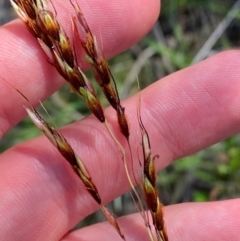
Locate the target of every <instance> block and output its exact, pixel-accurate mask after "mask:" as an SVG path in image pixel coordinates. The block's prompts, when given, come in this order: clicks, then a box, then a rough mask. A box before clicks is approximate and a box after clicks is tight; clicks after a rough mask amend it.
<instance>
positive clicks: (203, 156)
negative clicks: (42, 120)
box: [0, 0, 240, 215]
mask: <svg viewBox="0 0 240 241" xmlns="http://www.w3.org/2000/svg"><path fill="white" fill-rule="evenodd" d="M236 3H238V1H231V0H230V1H220V0H213V1H208V0H200V1H199V0H191V1H190V0H189V1H188V0H178V1H176V0H175V1H173V0H171V1H167V0H164V1H162V10H161V16H160V18H159V21H158V22H157V24H156V25H155V27H154V29H153V30H152V31H151V32H150V33H149V35H148V36H146V37H145V38H144V39H143V40H142V41H141V42H139V43H138V44H136V45H135V46H133V47H132V48H131V49H130V50H128V51H126V52H124V53H122V54H121V55H119V56H117V57H115V58H113V59H112V60H110V66H111V69H112V72H113V75H114V77H115V79H116V81H117V85H118V87H119V90H120V95H121V97H122V98H126V97H127V96H130V95H132V94H134V93H136V92H137V85H136V77H138V78H139V82H140V84H141V88H144V87H146V86H148V85H150V84H151V83H153V82H154V81H156V80H158V79H160V78H162V77H164V76H166V75H168V74H170V73H172V72H174V71H177V70H180V69H182V68H184V67H186V66H189V65H191V64H192V63H193V62H194V59H195V57H196V56H197V55H198V54H199V53H202V56H204V57H203V58H206V57H208V56H211V55H213V54H216V53H218V52H220V51H222V50H225V49H231V48H239V46H240V38H239V37H240V13H239V10H238V9H239V6H240V4H238V6H237V5H236V7H235V8H232V7H233V6H234V4H236ZM230 11H232V13H234V14H235V16H234V18H233V20H232V21H231V22H230V23H229V24H228V26H223V29H222V34H221V36H216V38H215V39H214V41H213V44H212V46H211V47H210V48H209V49H208V51H207V52H205V53H204V52H203V46H204V44H205V43H206V42H207V41H208V39H209V38H210V36H212V35H213V33H214V30H216V29H217V28H218V27H219V25H220V23H221V22H222V21H223V20H224V19H226V18H227V17H226V16H228V14H229V13H231V12H230ZM213 37H214V36H213ZM201 51H202V52H201ZM203 58H202V59H203ZM103 99H104V98H103ZM43 105H44V107H45V108H46V110H47V111H48V113H49V116H51V119H49V117H48V116H47V115H46V114H45V116H46V118H47V119H48V120H50V122H51V123H52V124H53V125H54V126H57V127H61V126H63V125H66V124H68V123H71V122H74V121H76V120H79V119H81V118H82V117H83V116H86V115H88V114H89V111H88V110H87V108H86V107H85V105H84V104H83V101H79V98H78V97H76V96H74V95H72V93H71V92H70V90H69V87H68V86H64V87H63V88H62V89H61V90H59V91H58V92H57V93H55V94H54V95H53V96H52V97H50V98H49V99H48V100H47V101H45V102H44V103H43ZM37 135H40V132H39V131H38V130H37V129H36V128H35V126H34V125H33V124H32V123H31V122H30V120H29V119H28V118H26V119H25V120H23V121H22V122H21V123H20V124H18V125H17V126H16V127H15V128H14V129H12V130H11V131H9V133H7V134H6V135H5V136H4V138H3V139H2V140H1V145H0V151H1V152H3V151H4V150H6V149H7V148H9V147H11V146H13V145H16V144H17V143H20V142H22V141H25V140H28V139H30V138H33V137H34V136H37ZM159 154H160V153H159ZM158 184H159V189H160V194H161V200H162V201H163V202H164V204H173V203H179V202H187V201H197V202H200V201H209V200H221V199H228V198H235V197H239V196H240V136H239V135H236V136H233V137H230V138H229V139H227V140H225V141H223V142H221V143H218V144H215V145H213V146H211V147H209V148H207V149H206V150H203V151H200V152H199V153H197V154H195V155H192V156H189V157H184V158H182V159H181V160H178V161H176V162H175V163H173V164H172V165H171V166H169V167H167V168H166V169H165V170H163V171H162V172H161V173H160V174H159V178H158ZM129 200H130V198H129V196H128V195H125V196H123V197H122V198H121V199H120V200H119V199H118V200H117V201H115V202H114V203H113V208H114V209H115V210H116V213H117V214H120V215H122V214H124V213H125V212H132V211H131V210H132V206H133V205H132V204H130V203H129ZM124 205H125V206H124ZM129 207H130V208H129Z"/></svg>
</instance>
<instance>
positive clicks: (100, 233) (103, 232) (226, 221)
mask: <svg viewBox="0 0 240 241" xmlns="http://www.w3.org/2000/svg"><path fill="white" fill-rule="evenodd" d="M239 204H240V200H239V199H235V200H230V201H221V202H212V203H185V204H178V205H172V206H168V207H165V208H164V213H165V220H166V225H167V231H168V235H169V240H171V241H192V240H194V241H203V240H204V241H225V240H239V225H240V220H239V216H240V211H239ZM119 223H120V225H121V227H122V230H123V232H124V234H125V236H126V239H127V240H129V241H135V240H142V241H148V240H149V238H148V236H147V231H146V230H145V228H144V223H143V221H142V219H141V216H140V215H139V214H134V215H129V216H125V217H122V218H120V219H119ZM99 237H101V239H102V240H105V241H108V240H109V241H110V240H121V239H120V238H118V236H117V233H116V232H114V230H111V227H109V224H108V223H101V224H96V225H93V226H89V227H86V228H83V229H80V230H76V231H74V232H71V233H69V234H67V235H66V236H65V237H64V238H63V239H62V240H61V241H78V240H84V241H95V240H99Z"/></svg>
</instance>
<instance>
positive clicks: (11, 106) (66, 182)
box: [0, 0, 240, 241]
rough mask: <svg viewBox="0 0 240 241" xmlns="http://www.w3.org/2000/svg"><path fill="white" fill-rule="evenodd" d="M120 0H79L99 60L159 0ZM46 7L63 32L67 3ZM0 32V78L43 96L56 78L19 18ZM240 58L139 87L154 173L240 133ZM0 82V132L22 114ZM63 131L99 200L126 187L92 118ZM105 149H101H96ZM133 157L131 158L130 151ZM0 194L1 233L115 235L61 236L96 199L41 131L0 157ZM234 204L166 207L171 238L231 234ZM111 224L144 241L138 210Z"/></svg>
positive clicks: (99, 228)
mask: <svg viewBox="0 0 240 241" xmlns="http://www.w3.org/2000/svg"><path fill="white" fill-rule="evenodd" d="M123 1H124V0H123ZM123 1H122V2H121V4H120V3H119V4H116V3H115V4H113V5H111V4H109V3H108V4H106V7H105V8H104V7H103V6H101V7H100V6H97V5H96V2H95V1H88V4H89V5H90V8H89V7H86V3H85V2H83V3H81V7H82V8H83V9H84V8H86V9H87V10H88V9H91V8H92V9H93V8H94V13H95V15H94V17H95V18H94V19H91V18H90V22H89V24H90V26H91V29H92V31H93V32H97V31H95V30H96V29H99V28H100V29H105V30H106V31H104V32H102V33H101V34H102V36H101V38H102V43H103V45H104V46H103V49H104V50H106V51H107V52H106V53H105V56H106V57H110V56H113V55H114V54H116V53H117V52H121V51H122V50H124V49H126V48H127V47H129V46H130V45H132V44H133V43H135V42H136V41H137V40H139V39H140V38H141V37H142V36H143V35H145V34H146V32H147V31H148V30H149V29H150V28H151V27H152V25H153V23H154V21H155V20H156V18H157V16H158V10H159V1H157V0H156V1H155V0H138V1H137V0H135V1H125V4H124V3H123ZM94 2H95V5H94V6H93V3H94ZM54 4H55V5H57V12H58V17H59V18H60V19H62V21H63V22H65V23H66V26H65V27H66V29H67V33H68V34H70V27H71V26H70V23H69V22H68V20H69V12H67V11H66V9H65V8H68V7H69V9H71V11H72V8H71V7H70V6H68V5H67V4H65V3H64V4H63V2H62V1H54ZM99 4H100V3H99ZM102 4H105V3H104V2H103V3H102ZM107 6H108V7H107ZM146 6H147V8H148V10H147V11H146ZM110 8H111V9H110ZM103 11H104V13H103ZM84 13H85V11H84ZM149 13H151V14H149ZM86 14H89V15H91V14H92V13H87V12H86V13H85V15H86ZM100 19H101V21H100ZM91 20H92V21H91ZM143 23H144V24H143ZM99 25H100V26H99ZM113 31H114V32H113ZM109 33H111V34H109ZM0 35H1V37H0V41H2V43H1V46H2V47H1V49H2V54H1V66H2V67H3V68H2V69H1V73H0V75H1V76H2V77H4V78H5V79H7V80H8V81H9V82H11V83H12V84H13V85H14V86H16V88H18V89H20V90H22V91H24V94H25V95H26V96H27V97H28V98H29V99H30V100H31V102H32V103H33V104H37V103H38V101H39V99H41V100H42V99H45V98H47V97H48V96H49V95H51V94H52V93H53V92H54V91H56V89H58V88H59V87H60V86H61V85H62V84H63V80H62V79H61V78H59V76H58V75H57V73H56V72H55V71H54V70H53V67H52V66H51V65H49V64H48V63H47V61H46V56H45V54H44V53H43V51H42V50H41V49H40V47H39V46H38V44H37V43H36V40H35V39H34V38H33V37H32V36H31V35H30V34H29V32H28V31H27V30H26V28H25V26H24V25H23V24H22V22H20V21H19V20H17V21H14V22H12V23H10V24H8V25H7V26H4V27H3V28H2V29H1V30H0ZM116 38H117V40H116ZM10 40H11V41H10ZM239 57H240V54H239V52H238V51H229V52H224V53H221V54H218V55H216V56H214V57H212V58H210V59H208V60H206V61H203V62H201V63H199V64H197V65H195V66H192V67H190V68H187V69H185V70H182V71H179V72H177V73H175V74H172V75H170V76H168V77H166V78H164V79H162V80H161V81H159V82H156V83H155V84H153V85H151V86H149V87H148V88H147V89H145V90H144V91H142V104H141V108H142V112H141V115H142V119H143V122H144V124H145V126H146V128H147V130H148V133H149V135H150V138H151V144H152V152H153V153H154V154H155V153H156V154H160V158H159V159H156V166H157V169H158V170H160V169H162V168H164V167H165V166H167V165H168V164H170V163H171V162H172V161H174V160H176V159H178V158H180V157H182V156H186V155H189V154H192V153H194V152H196V151H198V150H201V149H203V148H205V147H207V146H209V145H211V144H213V143H216V142H218V141H220V140H222V139H225V138H227V137H228V136H231V135H233V134H234V133H237V132H238V131H239V130H240V125H239V120H240V112H238V109H239V103H240V101H239V91H238V86H239V85H240V84H239V74H238V73H236V71H237V69H238V66H239V61H238V58H239ZM226 63H227V65H226ZM28 66H31V69H29V68H28ZM26 68H27V71H26ZM9 73H10V74H9ZM0 84H1V88H0V92H1V93H0V96H1V97H2V100H4V101H2V102H1V104H0V117H1V122H0V123H1V124H0V135H1V136H2V135H4V133H5V132H6V131H7V130H8V129H10V128H11V127H12V126H13V125H14V124H16V123H17V122H18V121H19V120H20V119H22V118H23V117H24V116H25V115H26V113H25V111H24V109H23V108H22V106H23V105H24V104H25V102H24V100H23V99H21V97H20V96H19V95H18V94H17V93H16V94H15V92H14V90H13V89H11V87H9V85H8V84H6V83H5V82H4V81H1V82H0ZM10 97H11V98H10ZM136 98H137V97H133V98H130V99H129V100H126V101H125V102H124V103H123V105H124V106H126V114H127V116H128V121H129V124H130V127H131V126H136V125H138V124H137V119H136V102H137V100H136ZM106 115H107V116H109V118H110V121H111V116H113V115H114V114H113V110H112V109H111V108H109V109H107V110H106ZM112 124H113V126H114V127H115V128H116V129H118V127H117V126H116V125H115V124H114V123H112ZM116 131H117V130H116ZM62 132H63V134H64V136H66V138H67V140H68V141H69V143H70V144H71V145H72V146H73V148H74V149H75V150H76V152H77V153H79V155H80V156H81V158H82V159H83V160H84V161H85V162H86V163H87V166H88V167H89V171H90V173H92V174H94V176H93V178H94V182H95V183H96V185H97V186H98V188H99V192H100V194H101V196H102V199H103V200H104V203H107V202H109V201H110V200H112V199H114V198H115V197H117V196H119V195H120V194H122V193H124V192H125V191H127V190H128V189H129V185H128V182H127V180H126V177H125V173H124V169H123V167H122V162H121V160H116V156H119V152H118V150H117V149H116V147H115V145H114V143H112V141H111V139H110V138H109V136H108V134H107V133H106V132H105V130H104V128H102V127H101V125H100V124H99V123H98V121H97V120H96V118H94V117H88V118H86V119H84V120H82V121H79V122H77V123H75V124H72V125H70V126H67V127H65V128H64V129H63V131H62ZM95 136H98V139H96V138H95ZM131 141H132V143H135V144H134V145H135V146H136V145H137V144H138V142H139V137H138V136H137V135H136V133H135V132H132V133H131ZM106 148H107V149H108V151H107V152H105V151H103V150H106ZM134 148H135V147H133V149H134ZM134 160H137V157H136V156H135V158H134ZM136 166H137V164H136ZM99 170H101V172H100V171H99ZM112 180H114V182H113V181H112ZM0 195H1V201H0V236H1V238H2V240H8V241H10V240H14V241H16V240H26V241H27V240H99V237H101V238H100V239H101V240H117V239H118V238H119V237H118V234H117V233H116V231H115V230H114V229H113V228H112V227H111V226H110V225H109V224H108V223H102V224H97V225H94V226H90V227H87V228H83V229H80V230H77V231H74V232H71V233H68V231H69V230H70V229H71V228H72V227H73V226H74V225H75V224H76V223H77V222H78V221H79V220H81V219H83V218H84V217H86V216H87V215H89V214H90V213H92V212H93V211H95V210H96V209H97V205H96V204H95V202H94V201H93V200H92V198H91V197H90V195H89V194H88V193H87V192H86V190H85V189H84V187H83V185H82V184H81V182H80V180H79V179H78V177H76V175H75V174H74V173H73V171H72V169H71V167H70V166H69V165H68V163H66V161H65V160H64V159H63V158H62V157H61V156H60V155H59V154H58V152H57V151H56V150H55V148H54V147H52V146H51V145H50V144H49V141H48V140H47V139H46V138H45V137H40V138H37V139H34V140H31V141H28V142H26V143H23V144H21V145H18V146H16V147H14V148H12V149H10V150H8V151H6V152H5V153H3V154H2V155H1V156H0ZM238 205H239V200H238V199H235V200H231V201H222V202H211V203H204V204H201V203H196V204H195V203H192V204H189V203H187V204H179V205H173V206H169V207H166V208H165V209H164V210H165V220H166V226H167V229H168V234H169V239H170V240H171V241H172V240H182V241H188V240H191V241H192V240H194V241H196V240H211V241H212V240H218V241H219V240H238V239H239V237H238V236H239V234H238V233H239V232H238V227H239V216H240V215H239V208H238ZM119 223H120V226H121V229H122V231H123V233H124V234H125V236H126V238H127V240H148V237H147V233H146V231H145V228H144V226H143V221H142V219H141V217H140V215H139V214H135V215H130V216H126V217H122V218H120V219H119ZM67 233H68V234H67ZM64 235H65V237H64V238H62V237H63V236H64Z"/></svg>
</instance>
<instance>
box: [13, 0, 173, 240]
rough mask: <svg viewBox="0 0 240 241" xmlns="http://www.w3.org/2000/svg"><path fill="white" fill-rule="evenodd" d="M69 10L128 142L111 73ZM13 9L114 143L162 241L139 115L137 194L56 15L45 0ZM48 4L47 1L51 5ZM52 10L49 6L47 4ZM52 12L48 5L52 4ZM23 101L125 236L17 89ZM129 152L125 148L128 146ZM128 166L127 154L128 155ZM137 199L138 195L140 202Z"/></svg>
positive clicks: (80, 18)
mask: <svg viewBox="0 0 240 241" xmlns="http://www.w3.org/2000/svg"><path fill="white" fill-rule="evenodd" d="M69 1H70V3H71V4H72V6H73V8H74V9H75V13H76V15H75V16H72V22H73V31H74V33H76V34H77V36H78V38H79V40H80V43H81V45H82V47H83V49H84V51H85V53H86V57H87V60H88V62H89V63H90V64H91V66H92V69H93V73H94V76H95V79H96V81H97V83H98V84H99V86H100V87H101V89H102V92H103V93H104V94H105V96H106V98H107V100H108V101H109V103H110V105H111V106H112V107H113V108H114V109H115V111H116V114H117V119H118V124H119V128H120V130H121V132H122V134H123V136H124V137H125V138H126V140H127V142H128V146H129V147H130V144H129V136H130V131H129V126H128V122H127V119H126V115H125V109H124V107H123V106H122V105H121V102H120V98H119V95H118V91H117V87H116V83H115V80H114V78H113V76H112V74H111V71H110V68H109V66H108V63H107V61H106V59H105V58H104V56H103V54H102V53H101V51H100V50H99V48H98V47H97V42H96V39H95V37H94V35H93V34H92V33H91V30H90V28H89V26H88V24H87V22H86V20H85V18H84V15H83V13H82V11H81V9H80V7H79V6H78V5H77V4H76V3H73V2H72V1H71V0H69ZM10 2H11V4H12V6H13V8H14V9H15V11H16V13H17V14H18V15H19V17H20V18H21V19H22V20H23V21H24V23H25V24H26V25H27V27H28V29H29V30H30V32H31V33H32V34H33V35H34V36H35V37H36V39H37V40H38V42H39V44H40V46H41V47H42V49H43V50H44V52H45V53H46V55H47V57H48V61H49V62H50V63H51V64H52V65H53V66H54V67H55V68H56V69H57V71H58V72H59V74H60V75H61V76H62V77H63V78H64V79H65V80H66V81H67V82H68V83H69V84H70V86H71V88H72V89H73V91H74V92H75V93H77V94H78V95H80V96H82V97H83V98H84V99H85V101H86V104H87V106H88V108H89V109H90V110H91V111H92V113H93V114H94V115H95V116H96V118H97V119H98V120H99V121H100V122H101V123H103V124H104V125H105V127H106V128H107V130H108V132H109V134H110V136H111V137H112V139H113V141H114V142H115V144H116V145H117V147H118V149H119V151H120V153H121V157H122V160H123V164H124V168H125V171H126V175H127V178H128V181H129V183H130V186H131V188H132V189H133V193H134V195H133V196H134V197H135V198H136V203H137V202H138V203H141V202H144V203H145V204H146V206H147V209H149V211H150V213H151V216H152V220H153V226H154V227H155V230H156V237H157V240H158V241H167V240H168V237H167V233H166V228H165V224H164V220H163V211H162V204H161V202H160V201H159V198H158V191H157V188H156V174H155V168H154V158H153V157H152V154H151V149H150V141H149V137H148V133H147V131H146V129H145V127H144V125H143V123H142V120H141V117H140V116H139V126H140V129H141V133H142V148H143V158H144V163H143V171H142V181H141V190H142V191H140V193H139V192H137V190H136V189H135V185H136V184H137V183H136V178H135V175H134V173H133V176H134V181H132V178H131V175H130V173H129V169H128V165H127V160H126V155H125V150H124V148H123V147H122V145H121V143H120V142H119V141H118V140H117V138H116V137H115V136H114V134H113V132H112V131H111V129H110V128H109V125H108V124H107V120H106V117H105V115H104V109H103V107H102V105H101V102H100V100H99V98H98V96H97V94H96V91H95V89H94V87H93V85H92V84H91V82H90V81H89V80H88V79H87V77H86V76H85V75H84V73H83V71H82V70H81V69H80V67H79V65H78V60H77V56H76V53H75V47H74V46H73V44H72V43H71V42H70V40H69V38H68V37H67V35H66V34H65V31H64V30H63V28H62V27H61V25H60V23H59V22H58V20H57V18H56V13H55V12H54V11H55V10H54V11H51V10H49V7H48V2H47V0H10ZM51 4H52V3H51ZM52 6H53V4H52ZM53 9H54V6H53ZM18 92H19V93H20V94H21V95H22V96H23V97H24V98H25V99H26V100H27V102H28V103H29V105H30V108H26V110H27V112H28V114H29V116H30V118H31V119H32V121H33V122H34V124H35V125H36V126H37V127H38V128H39V129H40V130H41V131H42V132H43V133H44V134H45V135H46V136H47V138H48V139H49V140H50V141H51V142H52V144H53V145H54V146H55V147H56V148H57V149H58V151H59V152H60V153H61V155H62V156H63V157H64V158H65V159H66V160H67V161H68V162H69V163H70V165H71V166H72V168H73V170H74V172H75V173H76V174H77V175H78V177H79V178H80V179H81V181H82V182H83V184H84V186H85V188H86V189H87V191H88V192H89V193H90V195H91V196H92V197H93V199H94V200H95V201H96V202H97V203H98V204H99V205H100V208H101V210H102V211H103V213H104V215H105V216H106V218H107V219H108V221H109V222H110V223H111V224H112V226H114V228H115V229H116V230H117V232H118V234H119V235H120V236H121V238H122V239H123V240H125V237H124V235H123V233H122V231H121V230H120V227H119V225H118V223H117V221H116V219H115V217H114V216H113V215H112V214H111V213H110V212H109V211H108V210H107V209H106V208H105V207H104V206H103V205H102V201H101V197H100V194H99V192H98V190H97V187H96V185H95V184H94V182H93V180H92V177H91V175H90V173H89V172H88V170H87V168H86V167H85V165H84V163H83V161H82V160H81V159H80V157H78V156H77V155H76V154H75V152H74V150H73V149H72V147H71V146H70V145H69V144H68V142H67V140H66V139H65V138H64V137H63V135H62V134H61V133H60V132H59V131H57V130H56V129H55V128H53V127H51V126H50V125H49V124H48V123H47V122H46V121H45V120H44V119H43V117H42V116H41V115H40V114H39V113H38V112H37V110H36V109H35V108H34V107H33V106H32V105H31V104H30V102H29V100H28V99H27V98H26V97H25V96H24V95H23V94H22V92H20V91H18ZM130 152H131V148H130ZM130 161H131V162H132V161H133V160H132V155H131V160H130ZM141 196H142V197H143V198H142V199H141ZM145 204H143V203H142V204H140V208H139V211H141V213H142V217H143V218H144V221H145V225H146V227H147V230H148V233H149V237H150V239H151V240H155V238H154V235H153V234H152V231H151V228H150V223H149V221H148V216H147V214H145V210H144V209H143V206H144V205H145Z"/></svg>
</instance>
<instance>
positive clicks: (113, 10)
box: [0, 0, 159, 137]
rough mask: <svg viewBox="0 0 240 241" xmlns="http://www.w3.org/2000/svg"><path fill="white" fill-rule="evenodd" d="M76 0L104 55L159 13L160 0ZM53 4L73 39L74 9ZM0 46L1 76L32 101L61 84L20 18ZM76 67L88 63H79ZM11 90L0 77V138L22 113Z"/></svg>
mask: <svg viewBox="0 0 240 241" xmlns="http://www.w3.org/2000/svg"><path fill="white" fill-rule="evenodd" d="M78 2H79V4H80V5H81V8H82V10H83V12H84V15H85V17H86V19H87V21H88V23H89V26H90V28H91V30H92V32H93V34H95V35H97V39H98V41H99V44H100V46H101V47H102V50H103V51H104V55H105V56H106V57H108V58H109V57H111V56H113V55H115V54H117V53H119V52H122V51H123V50H125V49H127V48H128V47H130V46H131V45H133V44H134V43H136V42H137V41H139V40H140V39H141V38H142V37H143V36H144V35H145V34H146V33H147V32H148V31H149V30H150V29H151V28H152V26H153V24H154V22H155V21H156V18H157V16H158V14H159V1H158V0H134V1H128V0H123V1H121V2H119V1H111V2H109V1H95V0H88V1H80V0H79V1H78ZM53 3H54V6H55V7H56V11H57V18H58V19H59V21H60V22H61V23H62V25H63V27H64V29H65V30H66V32H67V34H68V36H69V37H70V38H72V34H73V33H72V31H71V21H70V17H71V14H73V13H74V11H73V7H72V6H71V4H70V1H64V2H63V1H62V0H55V1H53ZM146 6H147V8H148V11H146ZM149 12H151V14H148V13H149ZM143 23H144V24H143ZM133 30H134V31H133ZM0 45H1V57H0V65H1V66H2V68H1V71H0V77H3V78H5V79H6V80H7V81H9V82H10V83H12V85H13V86H15V87H16V88H18V89H19V90H21V91H22V92H23V93H24V94H25V95H26V96H27V97H28V98H29V99H30V101H31V102H32V103H33V104H38V103H39V100H43V99H45V98H47V97H48V96H49V95H51V94H52V93H53V92H54V91H56V90H57V89H58V88H59V87H60V86H61V85H62V84H63V83H64V81H63V80H62V78H60V77H59V75H58V74H57V72H56V71H55V70H54V68H53V66H51V65H50V64H49V63H48V62H47V60H46V56H45V54H44V53H43V51H42V49H41V48H40V47H39V45H38V43H37V40H36V39H35V38H34V37H33V36H31V34H30V33H29V31H28V30H27V28H26V26H25V25H24V24H23V23H22V22H21V21H20V20H15V21H13V22H11V23H9V24H7V25H5V26H4V27H2V28H1V29H0ZM77 47H79V44H78V45H77V46H76V49H78V48H77ZM78 58H79V61H81V60H83V59H84V58H82V57H81V56H78ZM80 66H81V67H84V66H86V64H85V63H84V62H83V63H81V64H80ZM13 93H14V91H13V90H12V89H11V88H10V86H9V85H7V83H6V82H5V81H3V80H2V79H1V78H0V96H1V98H2V99H3V100H4V101H1V104H0V123H1V125H0V137H1V136H2V135H3V134H4V133H5V132H6V131H7V130H8V129H9V128H11V126H13V125H15V124H16V123H17V122H18V121H19V120H20V119H21V118H22V117H23V116H24V115H25V112H24V111H23V108H22V105H23V103H24V102H23V101H19V102H18V101H16V98H17V97H16V95H14V94H13ZM18 100H19V99H18Z"/></svg>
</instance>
